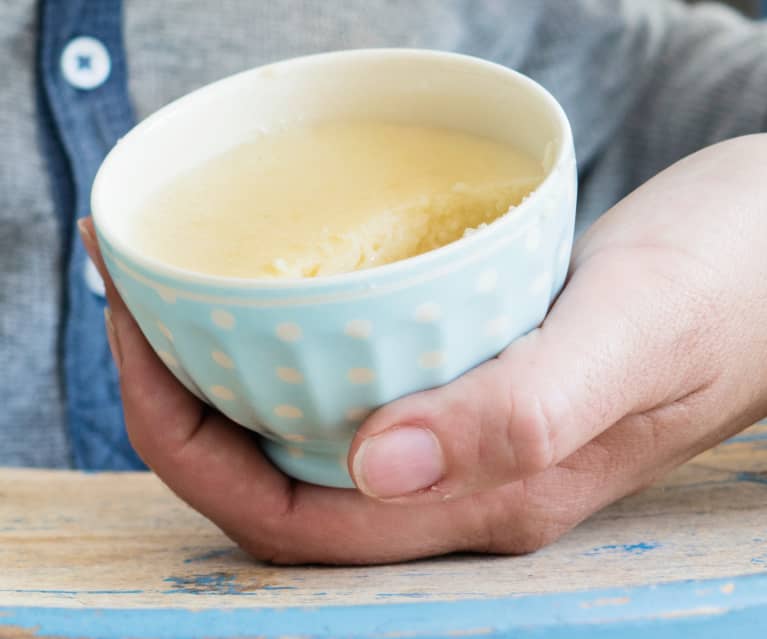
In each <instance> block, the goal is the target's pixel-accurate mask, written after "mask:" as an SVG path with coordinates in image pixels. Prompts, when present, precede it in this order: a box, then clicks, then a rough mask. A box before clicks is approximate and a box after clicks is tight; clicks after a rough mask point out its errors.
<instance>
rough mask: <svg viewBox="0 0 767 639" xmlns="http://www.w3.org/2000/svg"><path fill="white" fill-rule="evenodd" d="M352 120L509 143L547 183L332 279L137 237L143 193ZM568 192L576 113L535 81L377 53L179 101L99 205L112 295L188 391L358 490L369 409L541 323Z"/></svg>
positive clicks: (266, 442)
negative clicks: (249, 145) (135, 240)
mask: <svg viewBox="0 0 767 639" xmlns="http://www.w3.org/2000/svg"><path fill="white" fill-rule="evenodd" d="M343 118H356V119H359V118H368V119H376V120H383V121H388V122H396V123H407V124H421V125H431V126H441V127H447V128H451V129H456V130H460V131H465V132H468V133H473V134H477V135H482V136H486V137H490V138H493V139H496V140H499V141H506V142H510V143H511V144H513V145H515V146H516V147H517V148H518V149H521V150H522V151H525V152H526V153H528V154H529V155H530V156H532V157H534V158H536V159H537V160H538V161H540V162H541V164H542V166H543V167H544V170H545V178H544V180H543V182H542V183H541V184H540V186H539V187H538V188H537V189H536V190H535V191H533V192H532V193H531V194H530V195H529V196H528V197H527V198H526V199H525V200H524V201H523V202H522V203H521V204H520V205H519V206H517V207H516V208H515V209H513V210H512V211H511V212H510V213H508V214H506V215H503V216H501V217H500V218H499V219H497V220H496V221H495V222H493V223H492V224H489V225H488V226H486V227H485V228H481V229H479V230H476V231H475V232H473V233H471V234H468V235H467V236H466V237H464V238H463V239H460V240H458V241H456V242H454V243H452V244H448V245H446V246H443V247H441V248H439V249H436V250H433V251H430V252H428V253H424V254H422V255H418V256H416V257H412V258H409V259H406V260H402V261H399V262H395V263H392V264H388V265H383V266H379V267H375V268H372V269H367V270H360V271H354V272H351V273H345V274H340V275H332V276H325V277H317V278H311V279H309V278H307V279H290V280H267V279H261V280H259V279H241V278H225V277H216V276H210V275H205V274H201V273H195V272H191V271H187V270H182V269H179V268H174V267H172V266H169V265H167V264H163V263H161V262H158V261H156V260H153V259H149V258H147V257H146V256H144V255H142V251H141V247H140V246H135V245H133V244H132V243H131V242H130V241H129V236H130V232H129V231H130V228H131V227H130V224H131V220H132V219H134V218H133V216H135V214H136V212H137V210H138V209H140V206H141V203H142V201H144V199H145V198H146V197H147V196H148V195H149V194H151V193H152V192H153V191H155V190H156V189H157V188H158V187H160V186H161V185H163V184H165V183H166V182H167V181H168V180H170V179H172V178H173V177H174V176H176V175H177V174H179V173H181V172H183V171H186V170H189V169H191V168H193V167H195V166H197V165H199V164H200V163H202V162H203V161H204V160H206V159H208V158H210V157H211V156H212V155H214V154H216V153H220V152H222V151H224V150H226V149H228V148H231V147H233V146H235V145H236V144H238V143H241V142H242V141H243V140H245V139H248V137H249V136H251V135H255V134H256V132H258V131H264V130H269V129H270V128H271V127H280V128H284V127H288V126H291V125H299V124H300V125H305V124H307V123H310V122H313V121H323V120H328V119H343ZM576 188H577V177H576V164H575V158H574V153H573V142H572V134H571V131H570V127H569V124H568V121H567V118H566V116H565V114H564V112H563V111H562V109H561V107H560V106H559V105H558V104H557V102H556V101H555V99H554V98H553V97H552V96H551V95H550V94H549V93H547V92H546V91H545V90H544V89H543V88H542V87H541V86H539V85H538V84H536V83H535V82H533V81H532V80H531V79H529V78H527V77H525V76H523V75H521V74H519V73H516V72H515V71H513V70H510V69H508V68H506V67H503V66H499V65H496V64H493V63H490V62H487V61H483V60H480V59H476V58H472V57H468V56H463V55H458V54H452V53H441V52H435V51H421V50H398V49H378V50H358V51H344V52H335V53H328V54H320V55H314V56H308V57H303V58H297V59H293V60H288V61H284V62H279V63H276V64H272V65H269V66H265V67H260V68H257V69H253V70H250V71H245V72H243V73H240V74H237V75H234V76H232V77H229V78H226V79H224V80H221V81H219V82H216V83H214V84H211V85H208V86H206V87H203V88H202V89H199V90H197V91H195V92H193V93H191V94H189V95H187V96H185V97H183V98H181V99H179V100H177V101H175V102H173V103H171V104H170V105H168V106H166V107H164V108H163V109H161V110H160V111H158V112H157V113H156V114H154V115H152V116H150V117H149V118H147V119H146V120H145V121H144V122H142V123H141V124H139V125H138V126H136V127H135V128H134V129H133V130H132V131H131V132H129V133H128V134H127V135H126V136H125V137H124V138H123V139H122V140H121V141H120V142H119V143H118V144H117V145H116V147H115V148H114V149H113V150H112V152H111V153H110V154H109V155H108V157H107V158H106V159H105V160H104V163H103V165H102V166H101V168H100V170H99V172H98V175H97V177H96V180H95V183H94V187H93V193H92V210H93V216H94V222H95V227H96V231H97V235H98V241H99V245H100V247H101V250H102V253H103V255H104V260H105V262H106V265H107V268H108V270H109V272H110V275H111V276H112V278H113V279H114V281H115V284H116V286H117V289H118V290H119V292H120V294H121V295H122V297H123V299H124V300H125V303H126V304H127V306H128V308H129V309H130V311H131V313H132V314H133V315H134V317H135V318H136V320H137V322H138V325H139V326H140V328H141V330H142V331H143V333H144V335H145V336H146V338H147V340H148V341H149V343H150V344H151V345H152V347H153V348H154V350H155V351H156V352H157V354H158V356H159V357H160V358H161V359H162V361H163V362H165V364H166V365H167V366H168V367H169V368H170V370H171V371H173V373H174V375H175V376H176V377H177V378H178V379H179V380H180V382H181V383H182V384H183V385H184V386H186V388H187V389H189V390H190V391H191V392H192V393H194V394H195V395H197V397H199V398H200V399H201V400H203V401H205V402H207V403H209V404H211V405H212V406H214V407H216V408H217V409H218V410H220V411H221V412H222V413H224V414H226V415H227V416H228V417H230V418H231V419H232V420H234V421H235V422H237V423H239V424H241V425H242V426H244V427H246V428H249V429H251V430H253V431H255V432H256V433H258V434H259V435H261V436H262V443H263V450H264V451H265V453H266V454H267V455H268V457H269V458H270V459H271V460H272V462H273V463H274V464H276V465H277V466H278V467H279V468H280V469H282V470H283V471H284V472H285V473H287V474H289V475H291V476H293V477H295V478H297V479H300V480H304V481H308V482H313V483H316V484H322V485H328V486H339V487H352V486H353V483H352V481H351V479H350V476H349V473H348V467H347V453H348V449H349V445H350V443H351V439H352V437H353V435H354V432H355V430H356V429H357V428H358V427H359V425H360V424H361V423H362V422H363V421H364V420H365V418H366V417H367V415H368V414H370V413H371V412H372V411H374V410H375V409H376V408H377V407H380V406H381V405H383V404H386V403H388V402H391V401H392V400H394V399H396V398H399V397H402V396H404V395H407V394H409V393H413V392H416V391H420V390H423V389H428V388H432V387H436V386H440V385H443V384H446V383H448V382H450V381H451V380H453V379H455V378H456V377H458V376H460V375H461V374H462V373H464V372H466V371H467V370H469V369H471V368H473V367H475V366H477V365H478V364H480V363H481V362H483V361H485V360H487V359H489V358H492V357H493V356H495V355H497V354H498V353H499V352H500V351H502V350H503V349H505V348H506V347H507V346H508V345H509V343H510V342H512V340H514V339H516V338H518V337H520V336H521V335H524V334H525V333H527V332H529V331H530V330H532V329H534V328H535V327H537V326H538V325H539V324H540V323H541V322H542V320H543V319H544V317H545V315H546V313H547V310H548V308H549V306H550V304H551V302H552V300H553V299H554V298H555V296H556V295H557V293H558V291H559V290H560V288H561V287H562V285H563V283H564V280H565V276H566V273H567V269H568V263H569V258H570V251H571V246H572V240H573V226H574V218H575V204H576ZM317 214H318V215H321V214H322V211H317Z"/></svg>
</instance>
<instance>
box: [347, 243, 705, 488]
mask: <svg viewBox="0 0 767 639" xmlns="http://www.w3.org/2000/svg"><path fill="white" fill-rule="evenodd" d="M657 259H658V258H657V256H656V255H655V254H653V253H650V255H649V256H648V255H647V253H642V252H637V253H636V255H635V256H634V255H631V256H627V251H623V252H622V253H620V254H618V253H613V254H611V253H609V252H604V253H600V254H597V255H595V256H593V257H592V258H590V259H589V260H587V261H585V262H584V263H582V264H581V265H580V266H579V268H578V269H577V270H576V271H575V273H574V275H573V277H572V279H571V281H570V282H569V283H568V285H567V287H566V289H565V291H564V292H563V294H562V295H561V296H560V298H559V299H558V301H557V303H556V304H555V306H554V308H553V309H552V311H551V313H550V315H549V317H548V318H547V319H546V321H545V322H544V324H543V326H542V327H541V328H540V329H538V330H536V331H533V332H532V333H530V334H529V335H527V336H526V337H524V338H523V339H520V340H519V341H517V342H515V343H514V344H513V345H512V346H511V347H510V348H508V349H507V350H506V351H505V352H504V353H503V354H502V355H501V356H500V357H499V358H497V359H494V360H491V361H489V362H487V363H486V364H484V365H482V366H480V367H478V368H477V369H475V370H473V371H471V372H470V373H468V374H467V375H465V376H463V377H461V378H459V379H458V380H456V381H455V382H453V383H452V384H448V385H447V386H445V387H442V388H438V389H435V390H431V391H427V392H424V393H420V394H416V395H414V396H411V397H407V398H404V399H402V400H399V401H397V402H394V403H393V404H391V405H389V406H387V407H384V408H383V409H381V410H380V411H378V412H377V413H375V414H374V415H373V416H372V417H371V418H370V419H369V420H368V421H367V422H366V423H365V424H364V425H363V427H362V428H361V429H360V430H359V432H358V433H357V436H356V438H355V441H354V443H353V446H352V448H351V450H350V459H351V463H350V469H351V472H352V474H353V476H354V480H355V482H356V484H357V486H358V487H359V488H360V489H361V490H362V491H363V492H365V493H366V494H368V495H370V496H373V497H377V498H381V499H400V500H401V499H405V498H409V499H417V500H419V501H420V502H423V501H428V500H437V499H445V498H447V497H456V496H460V495H464V494H467V493H472V492H476V491H478V490H480V489H484V488H488V487H491V486H497V485H501V484H504V483H507V482H510V481H514V480H517V479H520V478H524V477H529V476H531V475H534V474H536V473H539V472H541V471H543V470H545V469H546V468H549V467H551V466H554V465H555V464H557V463H558V462H559V461H561V460H562V459H564V458H565V457H567V456H569V455H570V454H571V453H573V452H574V451H575V450H576V449H578V448H579V447H580V446H582V445H583V444H584V443H586V442H588V441H590V440H591V439H592V438H594V437H595V436H596V435H598V434H599V433H601V432H603V431H604V430H605V429H606V428H608V427H609V426H611V425H612V424H614V423H616V422H617V421H619V420H621V419H622V418H623V417H625V416H626V415H630V414H636V413H639V412H642V411H644V410H647V409H649V408H651V407H654V406H656V405H662V404H664V403H670V402H673V401H675V400H677V399H679V398H680V397H683V396H684V395H686V394H687V393H690V392H693V391H694V390H696V389H697V388H699V387H701V386H702V385H705V384H706V383H707V382H708V379H709V378H708V375H709V374H710V371H707V370H706V367H705V366H701V363H705V361H706V359H707V357H709V356H710V354H709V355H707V354H706V352H705V349H706V344H705V342H706V339H707V338H705V332H704V331H693V330H690V327H695V326H700V324H701V320H700V316H702V315H704V314H705V310H706V309H705V306H704V307H703V308H701V304H698V303H696V301H695V300H692V301H691V300H689V299H680V295H679V292H678V289H679V287H678V285H676V284H675V282H677V281H678V280H677V278H684V277H686V275H685V273H684V272H683V270H684V269H682V268H680V269H679V272H678V273H669V272H667V271H660V270H659V269H658V268H657V266H656V262H657ZM674 268H676V267H674ZM693 349H694V350H696V351H697V352H698V354H696V355H695V356H693V355H692V351H693ZM712 352H713V351H712ZM701 353H702V354H701ZM693 363H694V364H693Z"/></svg>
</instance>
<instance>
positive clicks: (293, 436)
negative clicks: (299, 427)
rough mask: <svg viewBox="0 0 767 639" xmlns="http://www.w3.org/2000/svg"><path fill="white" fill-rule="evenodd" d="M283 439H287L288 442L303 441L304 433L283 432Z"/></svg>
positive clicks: (304, 439)
mask: <svg viewBox="0 0 767 639" xmlns="http://www.w3.org/2000/svg"><path fill="white" fill-rule="evenodd" d="M282 438H283V439H287V440H288V441H289V442H305V441H306V435H301V434H300V433H285V434H284V435H282Z"/></svg>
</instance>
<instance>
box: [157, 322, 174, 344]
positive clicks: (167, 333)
mask: <svg viewBox="0 0 767 639" xmlns="http://www.w3.org/2000/svg"><path fill="white" fill-rule="evenodd" d="M157 328H159V329H160V332H161V333H162V334H163V335H165V337H167V338H168V339H169V340H170V341H171V342H172V341H173V333H171V331H170V329H169V328H168V327H167V326H165V324H163V323H162V322H161V321H160V320H157Z"/></svg>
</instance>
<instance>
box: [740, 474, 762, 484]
mask: <svg viewBox="0 0 767 639" xmlns="http://www.w3.org/2000/svg"><path fill="white" fill-rule="evenodd" d="M735 479H737V480H738V481H748V482H753V483H755V484H767V471H763V472H751V471H746V472H741V473H737V474H736V475H735Z"/></svg>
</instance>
